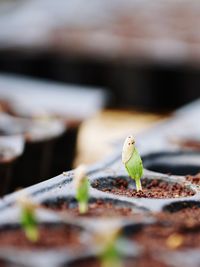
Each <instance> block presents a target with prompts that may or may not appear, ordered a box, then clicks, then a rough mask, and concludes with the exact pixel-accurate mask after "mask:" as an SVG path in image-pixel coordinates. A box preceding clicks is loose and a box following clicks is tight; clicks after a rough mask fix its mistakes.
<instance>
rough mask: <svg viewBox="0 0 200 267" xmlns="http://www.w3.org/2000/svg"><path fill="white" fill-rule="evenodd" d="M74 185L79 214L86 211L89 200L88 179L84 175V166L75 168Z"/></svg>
mask: <svg viewBox="0 0 200 267" xmlns="http://www.w3.org/2000/svg"><path fill="white" fill-rule="evenodd" d="M74 185H75V189H76V200H77V201H78V207H79V212H80V214H84V213H86V212H87V211H88V200H89V181H88V178H87V176H86V168H85V166H83V165H81V166H79V167H78V168H77V169H76V170H75V174H74Z"/></svg>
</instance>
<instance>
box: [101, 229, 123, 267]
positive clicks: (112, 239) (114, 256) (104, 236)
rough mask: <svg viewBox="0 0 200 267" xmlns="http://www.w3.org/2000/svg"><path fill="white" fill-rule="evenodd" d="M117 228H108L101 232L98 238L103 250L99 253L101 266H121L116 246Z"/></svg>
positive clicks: (117, 238)
mask: <svg viewBox="0 0 200 267" xmlns="http://www.w3.org/2000/svg"><path fill="white" fill-rule="evenodd" d="M118 240H119V229H112V230H111V229H110V230H109V231H108V232H107V231H105V232H104V233H101V237H100V240H99V241H101V245H102V246H103V250H102V252H101V253H100V255H99V259H100V262H101V267H122V261H121V255H120V252H119V248H118V246H117V243H118Z"/></svg>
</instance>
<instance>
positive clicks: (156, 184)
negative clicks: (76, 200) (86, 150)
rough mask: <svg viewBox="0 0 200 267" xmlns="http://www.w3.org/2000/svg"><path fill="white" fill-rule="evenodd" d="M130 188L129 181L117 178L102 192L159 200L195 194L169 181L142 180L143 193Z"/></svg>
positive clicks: (103, 188)
mask: <svg viewBox="0 0 200 267" xmlns="http://www.w3.org/2000/svg"><path fill="white" fill-rule="evenodd" d="M128 186H129V183H128V181H127V180H125V179H123V178H117V179H113V180H112V181H111V188H106V186H105V187H102V186H101V190H102V191H104V192H109V193H113V194H116V195H125V196H127V197H136V198H159V199H161V198H179V197H187V196H192V195H194V194H195V192H194V191H193V190H191V189H189V188H187V187H185V186H184V185H181V184H179V183H169V182H167V181H163V180H157V179H153V180H149V179H146V178H144V179H142V191H138V192H137V191H136V190H135V189H132V188H129V187H128ZM93 187H95V188H99V180H98V181H95V183H93Z"/></svg>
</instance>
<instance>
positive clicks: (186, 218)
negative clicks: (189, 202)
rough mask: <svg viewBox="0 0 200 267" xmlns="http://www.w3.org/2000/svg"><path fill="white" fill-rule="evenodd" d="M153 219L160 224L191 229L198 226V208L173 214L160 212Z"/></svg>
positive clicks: (190, 208) (199, 221) (199, 208)
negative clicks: (166, 223)
mask: <svg viewBox="0 0 200 267" xmlns="http://www.w3.org/2000/svg"><path fill="white" fill-rule="evenodd" d="M155 217H156V218H157V219H158V220H159V221H162V222H168V223H171V224H173V225H179V226H180V225H181V226H184V227H186V228H193V227H196V226H200V206H191V207H188V208H183V209H180V210H178V211H175V212H160V213H157V214H156V215H155Z"/></svg>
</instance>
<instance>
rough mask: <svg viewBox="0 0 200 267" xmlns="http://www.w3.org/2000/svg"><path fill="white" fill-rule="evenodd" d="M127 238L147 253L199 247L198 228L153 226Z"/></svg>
mask: <svg viewBox="0 0 200 267" xmlns="http://www.w3.org/2000/svg"><path fill="white" fill-rule="evenodd" d="M129 238H131V239H132V240H134V241H136V242H138V243H139V244H140V245H142V246H143V247H144V248H145V250H146V251H148V252H153V251H158V250H160V251H161V250H163V251H166V250H169V251H170V250H180V249H193V248H199V247H200V227H192V228H190V229H189V228H185V227H184V226H183V227H180V226H177V225H173V226H172V225H161V224H154V225H148V226H144V227H143V229H141V230H140V231H138V232H137V233H133V234H132V235H130V234H129Z"/></svg>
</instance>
